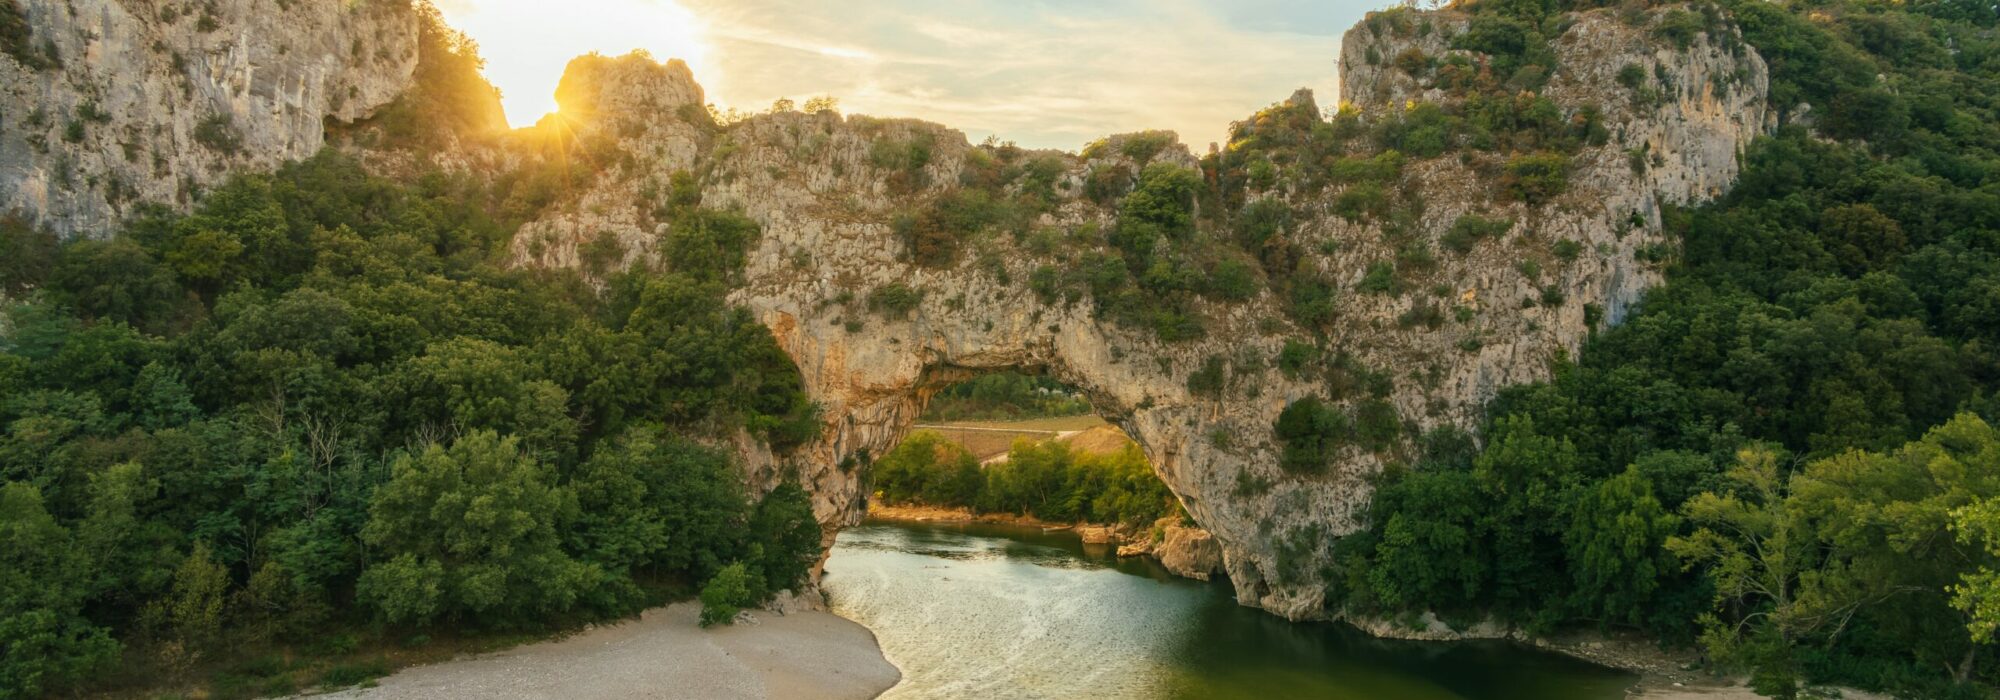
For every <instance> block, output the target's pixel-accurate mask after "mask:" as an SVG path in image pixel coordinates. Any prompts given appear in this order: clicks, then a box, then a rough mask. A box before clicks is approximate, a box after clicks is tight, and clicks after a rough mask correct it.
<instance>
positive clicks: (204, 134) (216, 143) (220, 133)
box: [194, 112, 243, 156]
mask: <svg viewBox="0 0 2000 700" xmlns="http://www.w3.org/2000/svg"><path fill="white" fill-rule="evenodd" d="M194 140H195V143H199V144H201V145H203V146H207V147H209V148H210V149H211V150H214V151H217V152H219V153H221V154H223V155H230V156H233V155H236V152H237V151H239V150H242V148H243V137H242V135H240V134H238V133H237V132H236V120H235V119H234V118H233V117H231V116H230V114H229V113H228V112H217V113H215V114H211V115H208V116H207V117H204V118H203V119H202V120H201V123H199V124H196V125H195V127H194Z"/></svg>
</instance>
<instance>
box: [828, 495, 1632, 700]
mask: <svg viewBox="0 0 2000 700" xmlns="http://www.w3.org/2000/svg"><path fill="white" fill-rule="evenodd" d="M826 568H827V575H826V579H825V584H826V589H827V591H828V593H829V594H830V595H831V597H832V599H833V600H832V602H833V608H834V610H835V611H836V612H838V613H840V614H841V615H844V616H846V617H848V618H850V619H853V620H856V621H859V622H861V623H862V624H864V625H867V626H868V627H869V628H870V629H872V630H874V631H875V635H876V636H877V637H878V638H879V639H880V640H881V643H882V650H883V652H884V653H885V654H887V655H888V657H889V660H890V661H892V662H894V663H895V664H896V666H898V667H899V668H901V669H902V670H903V682H902V684H900V685H898V686H896V687H895V688H894V689H892V690H890V691H889V692H888V694H887V695H884V696H883V697H885V698H899V699H902V700H916V699H928V698H971V697H976V698H1107V699H1109V698H1258V699H1263V698H1333V699H1347V698H1353V699H1355V700H1432V699H1464V700H1531V699H1532V700H1599V699H1602V700H1613V699H1616V698H1622V697H1624V689H1625V687H1626V686H1627V685H1629V684H1631V682H1632V680H1633V678H1632V677H1631V676H1628V675H1626V674H1623V673H1619V672H1616V671H1611V670H1607V669H1603V668H1599V667H1596V666H1592V665H1589V664H1585V663H1582V662H1579V661H1574V660H1571V659H1568V658H1564V657H1559V656H1555V655H1551V654H1546V653H1542V652H1537V651H1534V650H1531V649H1526V648H1522V647H1518V646H1514V645H1509V644H1503V643H1486V642H1475V643H1457V644H1434V643H1418V642H1394V641H1383V640H1375V639H1372V638H1369V637H1367V636H1366V635H1363V634H1361V633H1360V632H1358V631H1355V630H1354V629H1352V628H1349V627H1345V626H1340V625H1331V624H1319V623H1291V622H1286V621H1284V620H1282V619H1279V618H1277V617H1274V616H1271V615H1267V614H1264V613H1261V612H1258V611H1255V610H1251V609H1248V608H1244V607H1241V606H1238V605H1237V604H1236V602H1235V600H1234V599H1233V598H1232V597H1231V595H1230V593H1229V590H1228V587H1227V585H1226V584H1221V583H1214V584H1205V583H1201V582H1197V581H1189V580H1185V579H1180V578H1175V577H1172V576H1170V575H1167V574H1166V573H1165V572H1164V571H1162V570H1160V569H1159V567H1158V566H1157V565H1154V564H1152V563H1151V562H1150V560H1144V561H1142V560H1124V561H1120V560H1118V559H1117V558H1116V557H1115V556H1112V553H1111V551H1110V549H1109V548H1108V547H1097V546H1086V545H1083V544H1082V543H1081V542H1080V541H1079V540H1078V539H1077V538H1076V536H1075V535H1074V534H1071V533H1068V532H1055V533H1043V532H1042V531H1041V530H1039V529H1037V528H1020V527H1011V526H999V525H979V524H963V525H961V524H951V525H930V524H923V525H917V524H903V523H882V522H875V521H870V522H869V523H867V524H865V525H863V526H861V527H855V528H849V529H847V530H845V531H843V532H841V533H840V539H839V541H838V542H837V543H836V544H835V545H834V548H833V556H832V558H831V559H829V560H828V561H827V565H826Z"/></svg>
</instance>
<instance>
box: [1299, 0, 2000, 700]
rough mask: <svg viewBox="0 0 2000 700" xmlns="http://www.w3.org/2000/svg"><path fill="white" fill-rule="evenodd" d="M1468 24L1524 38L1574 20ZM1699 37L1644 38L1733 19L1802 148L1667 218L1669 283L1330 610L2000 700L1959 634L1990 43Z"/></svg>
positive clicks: (1407, 480)
mask: <svg viewBox="0 0 2000 700" xmlns="http://www.w3.org/2000/svg"><path fill="white" fill-rule="evenodd" d="M1465 9H1468V10H1470V11H1472V12H1474V13H1475V15H1476V17H1477V18H1478V19H1475V24H1478V23H1480V22H1486V23H1488V24H1493V23H1509V24H1518V25H1521V26H1527V27H1534V26H1551V24H1550V23H1551V22H1556V23H1559V22H1560V17H1561V12H1562V11H1564V10H1568V9H1572V8H1571V6H1570V5H1568V4H1563V3H1533V2H1530V3H1511V2H1510V3H1500V2H1482V3H1467V4H1466V7H1465ZM1681 12H1682V13H1683V15H1682V16H1680V17H1679V18H1678V19H1675V20H1672V21H1663V22H1661V23H1660V25H1659V26H1658V27H1656V28H1655V31H1657V32H1661V33H1662V34H1663V35H1666V36H1678V35H1681V34H1689V33H1698V32H1701V31H1706V29H1705V27H1706V26H1708V22H1709V21H1711V20H1712V19H1713V18H1717V17H1724V16H1733V17H1734V18H1735V20H1736V21H1737V22H1738V23H1740V26H1741V27H1742V29H1743V33H1744V38H1745V40H1746V41H1747V42H1748V43H1750V44H1751V45H1753V46H1755V47H1756V48H1757V50H1758V51H1759V52H1760V53H1761V54H1762V55H1763V56H1764V57H1765V58H1766V59H1767V60H1769V61H1770V64H1771V67H1772V80H1773V92H1774V95H1773V100H1774V102H1775V103H1776V104H1777V105H1778V106H1780V107H1782V108H1784V109H1785V112H1786V114H1787V115H1788V117H1789V116H1798V117H1800V118H1801V119H1803V121H1804V123H1805V124H1806V125H1808V126H1809V128H1810V131H1808V130H1807V129H1806V128H1800V127H1787V128H1785V129H1782V130H1781V131H1780V132H1779V133H1777V134H1776V135H1773V136H1771V137H1768V138H1765V139H1763V140H1761V141H1760V142H1759V143H1757V144H1756V145H1755V146H1754V147H1753V148H1752V149H1751V150H1750V152H1748V153H1746V154H1745V155H1744V162H1745V169H1744V172H1743V176H1742V180H1741V183H1740V184H1739V185H1738V186H1737V187H1736V188H1735V189H1734V190H1733V191H1732V192H1731V193H1730V194H1729V195H1728V196H1727V197H1725V198H1724V199H1722V200H1721V201H1718V202H1716V203H1714V204H1712V205H1709V206H1705V207H1702V208H1699V209H1695V210H1691V211H1679V212H1672V213H1671V215H1670V217H1669V225H1670V229H1671V231H1672V232H1673V233H1674V234H1676V236H1677V237H1678V238H1679V240H1680V242H1681V244H1682V251H1681V253H1680V256H1679V257H1678V258H1676V259H1675V260H1674V261H1673V263H1674V264H1673V266H1672V268H1671V272H1670V280H1669V283H1668V284H1667V285H1666V286H1665V287H1663V288H1661V289H1658V290H1656V291H1654V292H1652V293H1651V294H1650V295H1649V296H1648V297H1647V299H1646V301H1645V303H1644V305H1643V306H1642V307H1641V308H1640V309H1639V310H1638V311H1637V312H1636V313H1635V314H1634V315H1633V316H1632V317H1631V318H1629V319H1627V320H1626V321H1625V322H1624V323H1623V324H1622V325H1620V326H1618V327H1616V328H1612V329H1609V330H1605V331H1603V332H1601V333H1599V334H1598V335H1597V336H1596V337H1595V338H1594V339H1592V340H1591V341H1590V342H1589V343H1588V344H1587V345H1586V347H1585V349H1584V351H1583V353H1582V354H1581V356H1580V357H1578V358H1577V359H1576V361H1575V362H1573V363H1565V364H1563V365H1562V366H1560V367H1558V368H1557V371H1556V376H1555V378H1554V379H1552V380H1551V381H1549V382H1546V383H1542V384H1536V385H1531V386H1524V387H1517V388H1514V389H1510V390H1507V391H1505V392H1503V394H1502V396H1501V397H1500V398H1499V399H1498V400H1496V401H1495V402H1494V403H1493V405H1492V406H1491V414H1490V415H1491V418H1490V421H1489V423H1488V427H1487V428H1486V430H1485V431H1484V441H1485V444H1484V446H1483V448H1482V449H1479V450H1477V451H1468V450H1464V449H1460V448H1457V447H1453V446H1452V444H1453V443H1452V442H1451V441H1446V443H1445V444H1443V445H1433V449H1430V450H1427V456H1426V458H1425V459H1424V460H1423V461H1422V462H1421V463H1419V464H1415V465H1412V467H1411V468H1404V469H1396V470H1392V471H1390V472H1389V473H1387V474H1385V475H1384V477H1383V479H1382V482H1381V484H1380V490H1379V492H1378V494H1377V497H1376V500H1375V503H1374V505H1373V508H1372V511H1371V527H1370V529H1369V530H1368V531H1367V532H1365V533H1363V534H1361V535H1357V536H1354V537H1351V538H1348V539H1347V540H1345V541H1342V542H1340V543H1338V545H1337V547H1338V548H1339V549H1340V551H1341V552H1342V553H1343V554H1342V556H1341V558H1340V561H1339V562H1338V564H1337V565H1336V566H1334V567H1331V568H1330V569H1329V570H1327V571H1326V572H1324V573H1325V575H1326V577H1327V580H1328V581H1329V585H1330V587H1331V588H1330V590H1331V591H1332V592H1333V593H1334V596H1333V600H1334V601H1335V602H1336V603H1339V604H1343V605H1345V606H1346V607H1347V608H1348V609H1349V610H1352V611H1356V612H1365V613H1370V614H1394V613H1396V612H1398V611H1408V610H1420V609H1433V610H1438V611H1440V612H1441V613H1444V614H1446V615H1447V616H1448V617H1452V618H1454V619H1458V620H1467V619H1470V618H1473V617H1476V616H1481V615H1494V616H1497V617H1499V618H1501V619H1503V620H1506V621H1510V622H1515V623H1518V624H1523V625H1526V626H1528V627H1529V628H1530V629H1537V630H1547V629H1551V628H1554V627H1557V626H1561V625H1578V624H1580V625H1594V626H1602V627H1632V628H1639V629H1643V630H1647V631H1649V632H1652V633H1654V634H1657V635H1660V636H1662V637H1664V638H1666V639H1668V640H1679V641H1683V642H1694V641H1696V640H1697V638H1699V641H1700V642H1701V643H1702V645H1703V647H1704V648H1705V649H1706V650H1707V651H1708V652H1709V653H1710V655H1711V658H1712V659H1714V660H1715V661H1716V662H1717V663H1719V664H1722V665H1724V666H1733V667H1740V668H1748V669H1751V670H1754V671H1755V672H1756V681H1757V686H1758V688H1759V689H1760V690H1762V691H1765V692H1768V693H1770V694H1774V695H1783V696H1789V695H1790V694H1792V693H1795V692H1797V686H1798V683H1799V682H1800V681H1802V680H1806V681H1811V682H1840V683H1848V684H1855V685H1861V686H1864V687H1872V688H1881V689H1891V690H1896V691H1898V692H1902V693H1910V694H1916V695H1921V696H1927V697H1936V696H1943V695H1950V694H1953V693H1965V694H1967V695H1966V696H1968V697H1970V696H1978V695H1979V694H1980V693H1983V692H1984V691H1981V690H1977V689H1975V688H1974V687H1973V686H1969V685H1959V684H1961V683H1967V682H1970V683H1976V684H1981V685H1986V686H1988V687H1990V684H1991V682H1992V681H1993V679H1994V678H1996V677H2000V676H1996V674H1995V673H1994V672H1993V670H1992V669H1993V668H1994V666H1993V664H1992V663H1991V661H1990V660H1991V657H1992V654H1993V651H1994V648H1993V647H1992V644H1991V641H1990V638H1989V637H1987V636H1978V637H1977V638H1975V636H1974V635H1973V634H1971V633H1969V632H1968V629H1967V625H1968V623H1971V624H1972V631H1973V632H1977V631H1979V630H1980V629H1982V627H1981V626H1980V625H1981V624H1983V623H1982V622H1981V620H1983V619H1990V618H1982V617H1980V615H1981V614H1983V611H1984V610H1985V608H1983V607H1982V605H1983V604H1984V603H1983V601H1987V600H1991V598H1990V597H1989V596H1990V595H1991V593H1990V592H1989V591H1990V590H1991V588H1992V585H1991V581H1992V579H1991V577H1990V576H1989V575H1987V574H1985V573H1984V572H1986V571H1989V570H1991V569H1992V568H1993V566H1994V562H1993V560H1992V559H1993V554H1992V551H1993V550H1992V549H1991V548H1990V547H1988V546H1985V544H1984V543H1985V540H1984V539H1983V538H1985V537H1986V536H1987V535H1986V534H1985V533H1988V532H1990V530H1987V529H1982V528H1984V527H1985V525H1984V524H1983V523H1984V522H1985V520H1984V519H1982V513H1984V512H1986V511H1981V510H1976V509H1972V510H1968V509H1971V508H1973V507H1974V506H1977V505H1979V504H1985V503H1990V502H1991V500H1990V499H1993V498H1994V497H1995V495H1996V494H1995V493H1994V488H1995V482H1996V479H2000V462H1995V461H1994V454H1995V452H1994V448H1993V444H1994V441H1995V440H1996V434H1995V431H1994V429H1993V428H1992V427H1991V422H1992V421H1993V420H1994V419H1995V418H1996V417H2000V404H1996V402H1995V401H1994V399H1993V397H1994V396H1995V392H1996V390H2000V371H1996V370H1995V368H1996V367H2000V335H1996V334H1995V329H1996V325H1995V323H1994V319H1996V318H2000V296H1996V293H2000V190H1996V189H1995V188H1994V185H1993V183H1994V182H1996V181H2000V131H1996V130H1995V129H1994V127H1993V125H1994V124H1996V123H2000V114H1996V113H1995V110H1996V107H1997V106H2000V105H1996V104H1995V103H1994V101H1993V99H1994V96H1995V95H2000V41H1996V37H1995V27H1996V23H2000V22H1996V20H2000V18H1996V16H1995V15H1996V13H1995V11H1994V10H1993V8H1992V7H1990V6H1986V5H1980V4H1976V3H1956V2H1931V3H1911V4H1907V5H1904V4H1884V3H1873V2H1848V1H1843V2H1827V3H1766V2H1740V3H1738V2H1729V3H1724V4H1722V5H1720V6H1713V7H1711V6H1705V5H1704V6H1697V7H1693V8H1689V9H1686V10H1682V11H1681ZM1496 26H1497V25H1496ZM1820 137H1825V139H1822V138H1820ZM1826 139H1830V140H1826ZM1981 416H1983V417H1984V420H1982V419H1981ZM1954 520H1956V521H1957V524H1956V525H1954ZM1955 536H1956V537H1957V538H1958V540H1957V541H1954V537H1955ZM1670 543H1671V545H1670ZM1985 629H1990V627H1987V628H1985Z"/></svg>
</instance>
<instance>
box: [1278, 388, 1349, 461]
mask: <svg viewBox="0 0 2000 700" xmlns="http://www.w3.org/2000/svg"><path fill="white" fill-rule="evenodd" d="M1351 430H1352V429H1351V428H1350V427H1349V425H1348V422H1347V417H1346V416H1344V415H1342V414H1341V413H1340V412H1339V411H1337V410H1334V408H1333V407H1331V406H1328V405H1326V403H1325V402H1323V401H1321V400H1320V399H1319V397H1316V396H1307V397H1305V398H1302V399H1299V400H1297V401H1293V402H1291V403H1290V404H1287V405H1286V406H1285V410H1284V411H1283V412H1281V413H1279V414H1278V422H1277V425H1276V426H1275V428H1274V432H1275V434H1276V436H1277V438H1278V442H1279V443H1280V444H1282V445H1283V446H1284V452H1283V454H1282V455H1280V460H1279V464H1280V465H1281V466H1283V467H1284V468H1285V470H1286V471H1289V472H1293V473H1297V474H1318V473H1320V472H1323V471H1326V467H1327V463H1328V462H1329V461H1331V460H1332V459H1333V451H1334V450H1336V449H1338V448H1339V447H1340V445H1341V444H1342V443H1344V442H1345V441H1346V439H1347V437H1348V435H1349V433H1350V432H1351Z"/></svg>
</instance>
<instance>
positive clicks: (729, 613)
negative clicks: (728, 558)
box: [701, 562, 756, 627]
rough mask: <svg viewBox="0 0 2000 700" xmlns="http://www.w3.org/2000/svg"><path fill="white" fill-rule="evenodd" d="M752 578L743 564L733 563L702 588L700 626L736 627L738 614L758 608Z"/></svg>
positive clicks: (718, 572) (717, 573)
mask: <svg viewBox="0 0 2000 700" xmlns="http://www.w3.org/2000/svg"><path fill="white" fill-rule="evenodd" d="M750 578H751V574H750V572H749V570H748V569H746V568H745V567H744V566H743V562H734V563H731V564H730V565H728V566H725V567H722V569H721V570H719V571H716V572H715V576H714V577H712V578H710V579H709V580H708V584H707V585H704V586H702V587H701V626H703V627H713V626H715V625H718V624H722V625H729V624H735V622H736V614H737V613H739V612H742V610H743V608H744V607H746V606H750V605H755V604H756V599H755V598H754V597H752V594H751V590H752V589H754V588H756V586H753V585H751V582H750Z"/></svg>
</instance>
